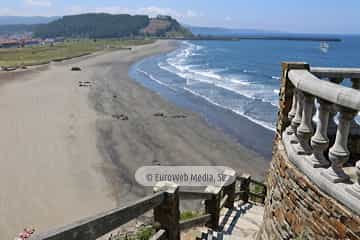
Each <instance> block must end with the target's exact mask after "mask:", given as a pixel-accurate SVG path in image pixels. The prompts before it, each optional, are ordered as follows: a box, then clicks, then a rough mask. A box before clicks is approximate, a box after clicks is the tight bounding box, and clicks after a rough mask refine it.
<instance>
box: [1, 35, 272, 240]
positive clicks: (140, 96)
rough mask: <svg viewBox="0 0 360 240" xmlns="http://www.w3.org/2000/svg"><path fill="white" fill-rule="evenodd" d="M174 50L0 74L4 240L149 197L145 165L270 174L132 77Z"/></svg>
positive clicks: (160, 46)
mask: <svg viewBox="0 0 360 240" xmlns="http://www.w3.org/2000/svg"><path fill="white" fill-rule="evenodd" d="M175 48H176V42H172V41H159V42H156V43H154V44H152V45H147V46H140V47H135V48H134V49H133V50H132V51H126V50H124V51H117V52H112V53H107V54H101V55H98V56H96V57H87V58H83V59H76V60H71V61H67V62H65V63H57V64H52V65H51V66H50V67H48V68H46V69H40V70H37V71H33V72H31V73H29V72H26V73H25V74H24V73H23V74H17V75H16V74H15V75H14V76H13V77H11V80H9V79H10V78H9V76H6V75H5V76H4V75H1V74H0V82H1V83H2V84H1V85H0V108H1V118H0V132H1V135H2V137H1V138H0V159H1V168H0V178H1V179H0V188H1V191H0V199H1V201H0V238H1V239H11V238H12V237H14V236H15V235H16V234H17V233H18V232H19V231H21V230H22V229H23V228H24V227H27V226H29V225H33V226H34V227H35V228H36V229H37V230H38V231H45V230H48V229H50V228H54V227H58V226H62V225H64V224H67V223H70V222H72V221H75V220H78V219H81V218H83V217H87V216H91V215H93V214H96V213H98V212H101V211H104V210H108V209H111V208H113V207H116V206H119V205H122V204H125V203H129V202H131V201H133V200H134V199H138V198H140V197H143V196H145V195H146V194H148V193H149V192H151V190H150V189H144V188H142V187H140V186H138V185H137V184H136V183H135V180H134V177H133V176H134V173H135V171H136V169H137V168H138V167H140V166H143V165H153V164H160V165H225V166H230V167H233V168H234V169H236V170H238V171H239V172H246V173H250V174H252V175H254V176H260V177H261V176H263V175H264V173H265V171H266V168H267V165H268V160H265V159H264V158H262V157H261V156H260V155H259V154H257V153H255V152H253V151H251V150H249V149H247V148H245V147H243V146H241V145H240V144H238V143H236V142H235V141H233V140H232V139H231V138H230V137H228V136H227V135H225V134H223V133H222V132H220V131H218V130H216V129H213V128H211V127H209V126H208V124H206V122H205V121H204V120H203V119H201V117H199V116H198V115H197V114H195V113H192V112H188V111H185V110H183V109H180V108H178V107H176V106H175V105H173V104H171V103H169V102H166V101H165V100H164V99H163V98H162V97H161V96H159V95H158V94H156V93H154V92H152V91H149V90H147V89H146V88H144V87H142V86H140V85H139V84H138V83H137V82H135V81H133V80H132V79H130V77H129V76H128V70H129V67H130V66H131V65H132V64H133V63H134V62H136V61H138V60H140V59H142V58H144V57H146V56H150V55H153V54H158V53H162V52H167V51H171V50H173V49H175ZM71 66H79V67H81V68H82V71H79V72H72V71H70V68H71ZM79 82H81V83H79ZM87 82H88V83H87ZM156 113H164V115H165V116H166V117H159V116H155V115H156ZM180 116H181V117H180Z"/></svg>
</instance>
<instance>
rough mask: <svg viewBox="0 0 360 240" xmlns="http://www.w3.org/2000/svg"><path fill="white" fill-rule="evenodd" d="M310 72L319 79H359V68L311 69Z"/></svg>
mask: <svg viewBox="0 0 360 240" xmlns="http://www.w3.org/2000/svg"><path fill="white" fill-rule="evenodd" d="M310 72H311V73H312V74H314V75H315V76H317V77H319V78H360V68H324V67H312V68H311V69H310Z"/></svg>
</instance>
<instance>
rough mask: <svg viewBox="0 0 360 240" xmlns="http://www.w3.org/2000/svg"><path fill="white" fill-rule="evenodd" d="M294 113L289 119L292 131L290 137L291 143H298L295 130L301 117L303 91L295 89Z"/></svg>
mask: <svg viewBox="0 0 360 240" xmlns="http://www.w3.org/2000/svg"><path fill="white" fill-rule="evenodd" d="M295 94H296V99H297V101H296V114H295V117H294V118H293V119H292V121H291V125H290V128H291V132H292V133H293V134H292V135H291V138H290V143H291V144H298V143H299V139H298V137H297V136H296V130H297V128H298V127H299V126H300V123H301V118H302V112H303V101H302V100H303V93H302V92H301V91H300V90H296V92H295Z"/></svg>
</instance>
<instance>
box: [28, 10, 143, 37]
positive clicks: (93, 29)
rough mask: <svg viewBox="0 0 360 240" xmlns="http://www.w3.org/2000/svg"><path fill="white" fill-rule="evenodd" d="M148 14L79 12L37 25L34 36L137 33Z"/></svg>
mask: <svg viewBox="0 0 360 240" xmlns="http://www.w3.org/2000/svg"><path fill="white" fill-rule="evenodd" d="M149 21H150V20H149V17H148V16H141V15H137V16H131V15H127V14H120V15H111V14H105V13H101V14H95V13H89V14H81V15H73V16H65V17H63V18H61V19H58V20H55V21H53V22H51V23H48V24H43V25H38V26H37V27H36V28H35V31H34V36H36V37H41V38H54V37H77V38H78V37H81V38H117V37H126V36H131V35H137V34H138V33H139V32H140V30H141V29H143V28H145V27H146V26H147V25H148V24H149Z"/></svg>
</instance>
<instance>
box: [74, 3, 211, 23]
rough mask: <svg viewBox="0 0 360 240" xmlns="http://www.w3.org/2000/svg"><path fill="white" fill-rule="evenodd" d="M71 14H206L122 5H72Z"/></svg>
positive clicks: (153, 15) (178, 17)
mask: <svg viewBox="0 0 360 240" xmlns="http://www.w3.org/2000/svg"><path fill="white" fill-rule="evenodd" d="M68 12H69V13H70V14H80V13H89V12H96V13H111V14H121V13H127V14H132V15H149V16H151V17H155V16H157V15H170V16H172V17H174V18H177V19H180V20H181V19H189V18H196V17H201V16H204V14H202V13H198V12H195V11H193V10H187V11H184V12H183V11H177V10H174V9H172V8H162V7H157V6H148V7H141V8H126V7H120V6H110V7H97V8H92V9H90V8H83V7H81V6H72V7H70V8H69V9H68Z"/></svg>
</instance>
